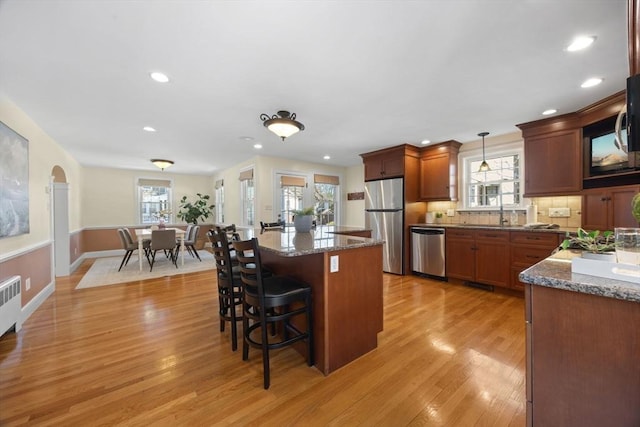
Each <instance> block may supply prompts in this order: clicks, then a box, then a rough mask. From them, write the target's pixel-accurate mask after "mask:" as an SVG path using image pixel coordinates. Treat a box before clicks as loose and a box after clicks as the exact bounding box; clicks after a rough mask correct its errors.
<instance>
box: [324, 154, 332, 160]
mask: <svg viewBox="0 0 640 427" xmlns="http://www.w3.org/2000/svg"><path fill="white" fill-rule="evenodd" d="M323 159H325V160H330V159H331V156H329V155H326V156H324V157H323Z"/></svg>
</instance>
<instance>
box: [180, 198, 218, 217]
mask: <svg viewBox="0 0 640 427" xmlns="http://www.w3.org/2000/svg"><path fill="white" fill-rule="evenodd" d="M196 196H198V199H197V200H196V201H195V202H193V203H192V202H188V201H187V196H184V197H182V199H180V210H179V211H178V213H177V217H178V218H180V219H181V220H184V222H186V223H188V224H197V223H198V220H200V219H202V220H204V219H207V218H209V217H210V216H211V215H212V213H211V211H212V210H213V208H214V207H215V206H214V205H209V204H208V203H209V199H210V197H209V195H208V194H200V193H196Z"/></svg>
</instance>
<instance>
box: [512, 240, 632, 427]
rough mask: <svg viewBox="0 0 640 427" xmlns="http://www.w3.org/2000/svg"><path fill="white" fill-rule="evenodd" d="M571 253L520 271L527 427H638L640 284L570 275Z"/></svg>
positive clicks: (575, 252)
mask: <svg viewBox="0 0 640 427" xmlns="http://www.w3.org/2000/svg"><path fill="white" fill-rule="evenodd" d="M579 255H580V253H579V251H560V252H558V253H556V254H554V255H552V256H550V257H548V258H546V259H545V260H543V261H541V262H539V263H537V264H535V265H534V266H532V267H530V268H528V269H527V270H525V271H523V272H522V273H520V280H521V281H522V282H525V283H526V285H525V318H526V336H527V338H526V339H527V341H526V342H527V366H526V367H527V387H526V395H527V425H528V426H546V425H566V426H573V425H576V426H578V425H579V426H604V425H611V426H614V425H615V426H619V427H622V426H640V285H638V284H634V283H632V282H626V281H620V280H613V279H605V278H601V277H595V276H589V275H584V274H576V273H572V272H571V258H573V257H575V256H579Z"/></svg>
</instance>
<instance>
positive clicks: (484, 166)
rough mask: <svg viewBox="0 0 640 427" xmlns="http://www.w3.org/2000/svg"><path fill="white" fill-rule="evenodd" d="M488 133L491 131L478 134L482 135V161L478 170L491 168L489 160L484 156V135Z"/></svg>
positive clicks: (486, 170) (485, 170)
mask: <svg viewBox="0 0 640 427" xmlns="http://www.w3.org/2000/svg"><path fill="white" fill-rule="evenodd" d="M487 135H489V132H480V133H479V134H478V136H481V137H482V163H480V169H478V172H488V171H490V170H491V168H490V167H489V163H487V160H486V159H485V157H484V137H485V136H487Z"/></svg>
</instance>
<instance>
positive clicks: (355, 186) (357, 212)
mask: <svg viewBox="0 0 640 427" xmlns="http://www.w3.org/2000/svg"><path fill="white" fill-rule="evenodd" d="M346 178H347V179H346V183H345V185H344V186H343V192H342V193H343V194H342V203H343V206H344V207H345V216H344V222H343V223H342V225H346V226H350V227H364V200H347V193H360V192H362V191H364V164H359V165H356V166H351V167H349V168H347V170H346Z"/></svg>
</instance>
